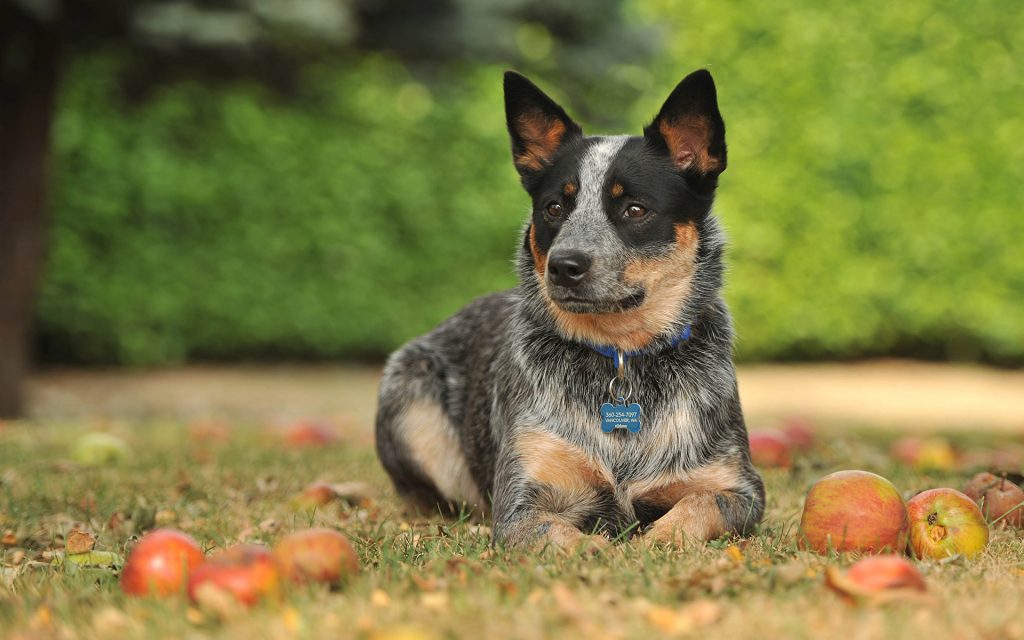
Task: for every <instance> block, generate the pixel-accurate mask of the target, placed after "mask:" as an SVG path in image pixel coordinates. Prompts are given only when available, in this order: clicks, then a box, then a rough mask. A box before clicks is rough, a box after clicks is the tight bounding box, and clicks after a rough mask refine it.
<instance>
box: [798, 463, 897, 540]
mask: <svg viewBox="0 0 1024 640" xmlns="http://www.w3.org/2000/svg"><path fill="white" fill-rule="evenodd" d="M908 526H909V523H908V520H907V508H906V506H905V505H904V503H903V497H902V496H900V492H899V491H897V490H896V487H894V486H893V485H892V483H891V482H889V481H888V480H886V479H885V478H883V477H882V476H879V475H876V474H874V473H869V472H867V471H837V472H835V473H831V474H829V475H827V476H825V477H824V478H822V479H820V480H818V481H817V482H815V483H814V485H813V486H812V487H811V489H810V491H808V492H807V498H806V500H805V501H804V512H803V516H802V517H801V518H800V531H799V534H798V543H799V545H800V547H801V548H804V549H811V550H814V551H817V552H818V553H828V551H829V550H833V551H839V552H842V551H863V552H867V553H880V552H882V551H902V550H903V549H904V548H906V545H907V528H908Z"/></svg>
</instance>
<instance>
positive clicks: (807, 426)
mask: <svg viewBox="0 0 1024 640" xmlns="http://www.w3.org/2000/svg"><path fill="white" fill-rule="evenodd" d="M782 432H783V433H785V434H786V437H787V438H789V441H790V442H791V443H792V444H793V447H794V448H796V449H797V450H798V451H809V450H811V449H812V448H814V441H815V440H816V436H815V433H814V425H813V424H812V423H811V422H810V421H809V420H805V419H804V418H798V417H791V418H789V419H787V420H786V422H785V423H784V425H783V427H782Z"/></svg>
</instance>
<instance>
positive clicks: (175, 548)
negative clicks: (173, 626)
mask: <svg viewBox="0 0 1024 640" xmlns="http://www.w3.org/2000/svg"><path fill="white" fill-rule="evenodd" d="M204 559H205V557H204V555H203V550H202V549H200V548H199V545H198V544H196V541H195V540H193V539H192V538H191V537H190V536H188V535H186V534H184V533H182V532H181V531H175V530H174V529H157V530H156V531H152V532H150V533H147V534H146V535H144V536H142V539H141V540H139V543H138V544H137V545H135V548H134V549H132V552H131V553H130V554H129V555H128V561H127V562H125V565H124V570H122V571H121V589H122V590H123V591H124V592H125V593H127V594H129V595H133V596H145V595H153V596H167V595H171V594H175V593H181V591H182V589H183V588H184V586H185V584H186V581H187V580H188V576H189V573H191V572H192V571H194V570H195V569H196V567H198V566H199V565H201V564H202V563H203V560H204Z"/></svg>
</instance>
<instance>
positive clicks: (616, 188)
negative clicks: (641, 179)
mask: <svg viewBox="0 0 1024 640" xmlns="http://www.w3.org/2000/svg"><path fill="white" fill-rule="evenodd" d="M625 192H626V189H625V187H623V186H622V185H621V184H619V183H618V182H615V183H613V184H612V197H613V198H621V197H622V194H623V193H625Z"/></svg>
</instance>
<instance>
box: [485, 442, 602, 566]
mask: <svg viewBox="0 0 1024 640" xmlns="http://www.w3.org/2000/svg"><path fill="white" fill-rule="evenodd" d="M495 487H496V491H495V494H496V495H495V500H494V540H495V542H496V543H498V544H504V545H508V546H512V547H543V546H547V545H550V546H554V547H558V548H563V549H569V548H580V547H586V548H591V549H600V548H603V547H605V546H607V545H608V544H609V543H608V539H607V538H606V537H605V536H604V535H601V534H596V535H594V534H593V531H594V530H601V529H603V528H604V526H606V525H608V524H612V523H613V521H614V520H618V519H619V517H618V515H617V514H616V508H615V501H614V496H613V493H612V482H611V474H610V473H609V472H608V470H607V469H606V468H605V467H604V466H603V465H601V464H600V463H599V462H598V461H597V460H596V459H594V458H593V457H592V456H589V455H587V454H586V452H584V451H583V450H582V449H580V448H579V447H576V446H574V445H572V444H570V443H569V442H567V441H565V440H563V439H562V438H559V437H557V436H555V435H553V434H550V433H547V432H545V431H542V430H524V431H521V432H519V433H517V434H515V435H513V436H512V437H510V441H509V442H507V443H506V445H505V446H504V447H503V449H502V452H501V454H500V456H499V460H498V469H497V474H496V477H495ZM594 514H604V515H605V517H606V519H605V521H604V522H601V521H600V518H598V519H595V517H594Z"/></svg>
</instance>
